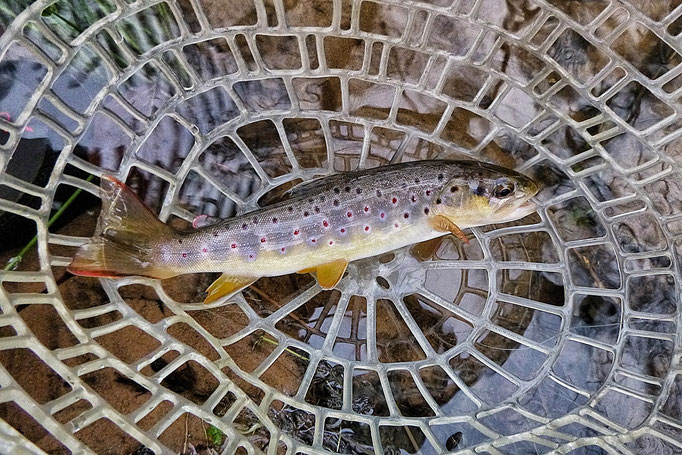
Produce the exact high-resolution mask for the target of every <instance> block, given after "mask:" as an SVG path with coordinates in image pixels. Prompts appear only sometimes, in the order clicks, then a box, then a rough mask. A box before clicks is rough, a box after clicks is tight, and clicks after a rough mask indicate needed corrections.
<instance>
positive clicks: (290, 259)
mask: <svg viewBox="0 0 682 455" xmlns="http://www.w3.org/2000/svg"><path fill="white" fill-rule="evenodd" d="M538 190H539V186H538V184H537V183H535V182H534V181H533V180H532V179H531V178H529V177H527V176H525V175H523V174H520V173H518V172H515V171H513V170H510V169H506V168H503V167H500V166H496V165H492V164H487V163H483V162H478V161H469V160H457V161H455V160H453V161H448V160H424V161H414V162H406V163H400V164H392V165H387V166H381V167H376V168H371V169H365V170H359V171H352V172H343V173H337V174H333V175H330V176H326V177H321V178H318V179H313V180H311V181H309V182H304V183H302V184H300V185H299V186H298V187H295V188H294V189H293V190H291V191H290V193H289V194H288V195H287V198H285V199H284V200H282V201H280V202H277V203H275V204H273V205H270V206H266V207H263V208H260V209H257V210H255V211H252V212H250V213H246V214H243V215H240V216H236V217H233V218H229V219H225V220H220V221H217V222H207V219H206V217H203V216H200V217H197V220H195V223H194V226H195V227H196V229H193V230H178V229H175V228H173V227H171V226H169V225H168V224H165V223H163V222H162V221H161V220H159V219H158V218H157V216H156V215H155V214H154V213H153V212H152V211H151V210H150V209H149V208H148V207H147V206H146V205H145V204H144V202H143V201H142V200H141V199H140V198H139V197H138V196H137V195H136V194H135V192H134V191H133V190H132V189H131V188H129V187H128V186H126V185H125V184H124V183H122V182H120V181H119V180H117V179H116V178H114V177H112V176H103V177H102V179H101V183H100V196H101V199H102V209H101V211H100V214H99V218H98V222H97V228H96V231H95V235H94V236H93V237H92V238H90V239H89V240H87V241H86V242H85V243H84V244H83V245H81V246H80V247H79V248H78V250H77V251H76V253H75V255H74V257H73V260H72V261H71V263H70V265H69V266H68V268H67V270H68V271H69V272H70V273H72V274H75V275H83V276H94V277H109V278H115V277H122V276H131V275H132V276H144V277H150V278H157V279H166V278H171V277H174V276H177V275H181V274H186V273H201V272H222V275H221V276H220V278H218V279H217V280H216V281H215V282H214V283H213V284H211V285H210V286H209V288H208V289H207V290H206V292H207V297H206V299H205V301H204V303H212V302H215V301H217V300H218V299H221V298H226V299H227V298H229V297H231V296H233V295H235V294H236V293H237V292H239V291H240V290H242V289H244V288H245V287H247V286H249V285H250V284H252V283H253V282H255V281H256V280H258V279H259V278H261V277H268V276H280V275H286V274H290V273H312V274H314V275H315V276H316V278H317V282H318V283H319V285H320V287H321V288H323V289H332V288H334V287H336V286H337V285H338V283H339V281H340V280H341V279H342V277H343V275H344V272H345V270H346V267H347V266H348V263H349V262H352V261H356V260H358V259H363V258H367V257H371V256H377V255H380V254H384V253H386V252H389V251H392V250H395V249H398V248H401V247H405V246H408V245H411V244H415V243H419V242H422V243H423V242H428V241H432V240H433V239H437V238H439V237H442V236H444V235H448V234H453V235H455V236H456V237H457V238H459V239H461V240H462V241H465V242H468V237H467V236H466V235H465V233H464V232H462V230H463V229H467V228H471V227H475V226H482V225H487V224H493V223H504V222H508V221H513V220H517V219H520V218H523V217H525V216H527V215H529V214H530V213H532V212H534V211H535V210H536V208H537V207H536V203H535V202H534V199H533V197H534V196H535V195H536V193H537V192H538Z"/></svg>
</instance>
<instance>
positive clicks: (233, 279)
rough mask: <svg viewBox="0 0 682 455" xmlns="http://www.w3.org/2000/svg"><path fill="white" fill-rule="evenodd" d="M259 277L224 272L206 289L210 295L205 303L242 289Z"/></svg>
mask: <svg viewBox="0 0 682 455" xmlns="http://www.w3.org/2000/svg"><path fill="white" fill-rule="evenodd" d="M257 279H258V278H254V277H252V276H232V275H228V274H227V273H223V274H222V275H220V278H218V279H217V280H215V281H214V282H213V283H212V284H211V285H210V286H209V287H208V289H206V292H207V293H208V296H206V299H205V300H204V304H209V303H212V302H215V301H216V300H218V299H220V298H222V297H225V296H229V295H232V294H234V293H236V292H238V291H241V290H242V289H244V288H245V287H247V286H248V285H250V284H251V283H253V282H254V281H256V280H257Z"/></svg>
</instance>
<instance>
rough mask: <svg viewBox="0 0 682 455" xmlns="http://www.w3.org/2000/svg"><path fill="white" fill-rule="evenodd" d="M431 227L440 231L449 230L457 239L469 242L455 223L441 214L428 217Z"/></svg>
mask: <svg viewBox="0 0 682 455" xmlns="http://www.w3.org/2000/svg"><path fill="white" fill-rule="evenodd" d="M430 223H431V227H433V228H434V229H435V230H437V231H440V232H449V233H451V234H454V235H455V236H456V237H457V238H458V239H460V240H461V241H462V242H464V243H469V238H468V237H467V236H466V234H465V233H464V232H462V230H461V229H460V228H459V227H457V225H456V224H455V223H454V222H453V221H451V220H450V219H449V218H446V217H444V216H443V215H436V216H434V217H433V218H431V219H430Z"/></svg>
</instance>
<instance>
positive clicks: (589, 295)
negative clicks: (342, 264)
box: [0, 0, 682, 454]
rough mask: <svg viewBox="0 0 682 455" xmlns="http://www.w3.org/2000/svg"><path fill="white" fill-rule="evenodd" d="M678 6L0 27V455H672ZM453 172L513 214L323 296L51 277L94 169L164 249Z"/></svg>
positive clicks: (115, 9) (18, 18)
mask: <svg viewBox="0 0 682 455" xmlns="http://www.w3.org/2000/svg"><path fill="white" fill-rule="evenodd" d="M10 3H11V4H10ZM677 4H678V2H674V1H670V2H651V4H650V3H649V2H644V1H632V2H629V3H628V2H625V1H615V0H613V1H609V0H595V1H589V2H588V1H577V0H572V1H564V0H549V1H542V0H528V1H523V2H512V1H504V0H454V1H453V0H429V1H427V0H424V1H419V0H410V1H398V0H374V1H370V0H314V1H303V0H230V1H222V0H163V1H159V0H137V1H132V0H126V1H124V0H87V1H86V0H83V1H77V0H61V1H58V2H54V1H49V0H39V1H35V2H30V1H28V0H26V1H23V2H21V1H20V2H9V3H8V2H3V4H2V5H0V17H2V20H3V23H4V28H5V30H4V33H3V35H2V36H1V37H0V68H1V71H0V111H1V112H0V144H1V146H0V170H2V173H1V174H0V229H1V230H2V234H3V244H4V247H3V248H1V249H0V259H2V261H3V262H2V263H3V266H4V265H5V264H8V266H7V267H5V270H4V271H2V272H0V283H1V286H0V310H1V313H2V314H1V315H0V418H2V420H0V433H1V434H2V436H1V437H0V448H2V449H1V451H2V452H5V453H9V452H12V453H19V452H18V451H19V450H23V451H25V452H27V453H41V452H43V451H44V452H47V453H98V452H107V451H113V452H115V453H134V452H136V453H140V454H142V453H151V452H153V453H156V454H161V453H196V452H197V451H199V452H201V451H204V453H257V452H260V451H263V452H267V453H323V452H339V453H374V452H376V453H405V452H407V453H416V452H419V451H421V452H423V453H443V452H458V451H462V452H463V453H491V454H525V453H529V454H536V453H548V452H553V453H572V454H587V453H590V454H597V453H632V454H634V453H641V454H666V453H671V454H672V453H682V442H681V440H682V439H681V438H682V436H681V432H682V416H681V415H680V392H681V387H682V379H681V378H682V376H680V364H679V359H680V346H679V343H680V337H679V336H678V334H677V333H678V332H677V327H678V326H677V324H678V320H679V318H678V315H677V309H678V306H679V290H680V288H679V279H680V269H679V262H678V261H679V258H678V255H677V252H678V251H679V242H678V241H677V240H676V237H677V236H678V235H679V233H680V232H682V224H681V221H682V217H681V216H680V214H681V212H682V202H681V201H682V186H680V182H681V181H682V175H681V174H680V168H679V160H680V154H681V150H682V144H681V143H680V136H682V128H681V126H682V124H680V121H679V120H678V114H679V109H680V105H679V103H678V102H677V99H678V97H679V96H680V93H681V90H680V89H681V87H682V75H681V74H682V65H680V63H681V62H682V58H681V57H680V52H682V50H681V49H682V45H681V44H680V41H679V39H678V35H679V34H680V33H681V32H682V19H680V18H681V17H682V7H677ZM463 155H465V156H470V157H474V158H476V159H481V160H485V161H489V162H494V163H498V164H501V165H504V166H507V167H510V168H517V169H520V170H521V171H523V172H526V173H527V174H529V175H532V176H534V178H535V179H536V180H537V181H539V182H540V183H542V185H543V186H544V189H543V190H542V192H541V193H540V194H539V196H538V199H539V201H540V202H541V208H540V209H539V210H538V212H537V213H536V214H533V215H531V216H529V217H526V218H524V219H522V220H520V221H517V222H513V223H507V224H503V225H493V226H487V227H485V228H478V229H473V230H471V231H468V233H469V237H470V238H471V241H470V242H469V243H468V244H463V243H461V242H459V241H457V240H456V239H450V238H446V240H445V241H444V242H443V244H442V245H441V246H440V247H438V249H437V251H436V253H435V255H434V256H433V257H430V258H420V259H417V257H416V256H417V255H415V254H414V252H413V251H412V250H411V249H410V248H406V249H403V250H399V251H395V252H393V253H390V254H386V255H384V256H381V257H379V258H369V259H366V260H363V261H358V262H356V263H353V264H351V266H350V267H349V270H348V274H347V275H346V277H345V278H344V279H343V280H342V281H341V282H340V283H339V284H338V286H337V288H336V289H334V290H332V291H323V290H321V289H320V287H319V286H318V285H317V283H316V282H315V280H314V278H312V277H310V276H307V275H296V276H284V277H276V278H263V279H261V280H259V281H257V282H256V283H254V284H253V285H252V286H250V287H249V288H247V289H246V290H244V291H243V292H242V293H241V294H239V295H238V296H237V297H235V298H233V299H231V300H230V301H229V302H220V303H216V304H214V305H212V306H206V307H205V306H203V305H202V304H201V301H202V299H203V295H204V294H203V291H204V289H205V288H206V287H207V285H208V284H209V283H210V282H211V281H212V280H213V279H215V278H216V276H217V275H216V274H202V275H185V276H181V277H178V278H174V279H170V280H165V281H157V280H150V279H142V278H137V277H130V278H123V279H116V280H113V279H95V278H83V277H73V276H71V275H69V274H67V273H66V272H65V266H66V265H67V264H68V263H69V261H70V257H71V256H72V255H73V252H74V250H75V247H77V246H78V245H80V244H81V243H82V242H83V241H85V239H86V238H87V237H88V236H90V235H92V233H93V232H94V226H95V221H96V217H97V213H98V208H99V203H100V202H99V199H98V194H99V193H98V188H97V177H99V176H102V175H105V174H112V175H114V176H116V177H117V178H119V179H121V180H123V181H127V183H128V184H130V185H131V186H132V187H133V188H134V189H135V191H136V192H137V193H138V194H140V196H141V197H143V198H144V200H145V201H146V202H147V203H148V204H149V205H150V206H151V207H152V208H153V209H155V210H156V212H157V213H158V215H159V217H160V218H161V219H162V220H164V221H167V222H169V223H171V224H173V225H174V226H178V227H188V222H189V221H191V220H192V219H193V218H194V217H195V216H197V215H200V214H207V215H211V216H218V217H223V218H226V217H230V216H234V215H240V214H243V213H246V212H248V211H250V210H253V209H255V208H257V207H259V206H263V205H266V204H268V203H270V202H271V201H274V200H277V198H278V197H280V196H281V194H282V192H283V191H284V190H286V189H288V188H291V187H292V186H294V185H297V184H298V183H300V182H301V181H306V180H309V179H312V178H314V177H316V176H320V175H327V174H331V173H335V172H341V171H347V170H352V169H358V168H369V167H375V166H379V165H384V164H389V163H397V162H403V161H409V160H419V159H429V158H436V157H457V156H463ZM79 193H80V194H79ZM56 211H58V215H59V216H56V215H55V212H56ZM52 218H54V219H52ZM189 228H191V227H189ZM36 232H37V243H36V245H35V247H33V248H27V249H25V250H26V251H25V252H24V253H22V254H21V255H19V251H20V249H21V247H22V246H23V245H25V244H26V243H28V242H29V241H30V239H31V237H32V236H33V235H34V234H35V233H36ZM19 256H21V260H20V261H19Z"/></svg>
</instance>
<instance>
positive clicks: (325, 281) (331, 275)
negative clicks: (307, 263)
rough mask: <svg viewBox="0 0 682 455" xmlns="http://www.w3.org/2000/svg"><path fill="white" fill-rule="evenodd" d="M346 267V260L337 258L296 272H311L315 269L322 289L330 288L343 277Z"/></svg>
mask: <svg viewBox="0 0 682 455" xmlns="http://www.w3.org/2000/svg"><path fill="white" fill-rule="evenodd" d="M346 267H348V261H346V260H345V259H337V260H336V261H332V262H327V263H326V264H320V265H318V266H316V267H309V268H307V269H303V270H299V271H298V273H313V272H315V271H317V282H318V283H320V287H322V289H332V288H334V287H335V286H336V285H337V283H338V282H339V281H341V278H343V274H344V272H345V271H346Z"/></svg>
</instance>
